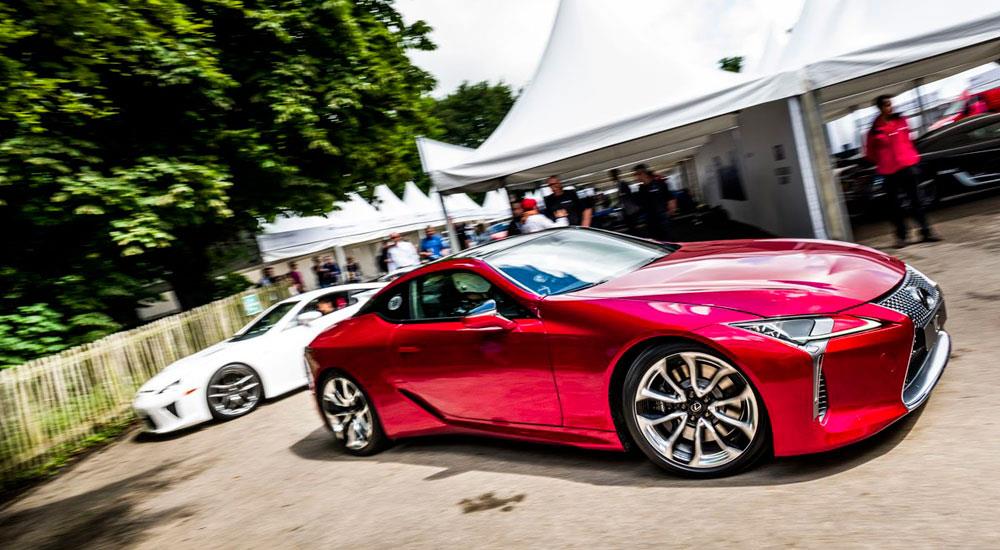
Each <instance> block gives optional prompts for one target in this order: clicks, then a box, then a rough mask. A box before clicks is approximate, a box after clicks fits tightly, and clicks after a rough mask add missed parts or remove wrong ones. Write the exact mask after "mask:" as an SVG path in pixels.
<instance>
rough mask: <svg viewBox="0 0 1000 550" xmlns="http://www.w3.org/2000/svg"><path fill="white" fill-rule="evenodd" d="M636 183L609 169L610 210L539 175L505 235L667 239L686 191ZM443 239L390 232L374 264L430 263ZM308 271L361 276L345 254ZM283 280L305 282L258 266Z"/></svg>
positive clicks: (481, 233) (386, 268)
mask: <svg viewBox="0 0 1000 550" xmlns="http://www.w3.org/2000/svg"><path fill="white" fill-rule="evenodd" d="M634 174H635V179H636V183H635V184H632V183H630V182H628V181H626V180H625V179H624V178H623V177H622V176H621V173H620V172H619V171H618V170H617V169H613V170H611V171H610V172H609V174H608V175H609V176H610V178H611V181H613V182H614V183H615V185H616V187H617V191H618V199H619V205H618V206H619V208H617V209H613V208H611V205H610V203H609V201H608V199H607V197H606V196H605V195H598V196H597V197H592V196H587V195H584V194H582V193H579V192H577V191H575V190H573V189H565V188H564V186H563V183H562V181H561V180H560V179H559V177H558V176H549V177H548V178H546V180H545V184H546V185H547V186H548V188H549V191H550V193H549V194H548V195H547V196H546V197H545V199H544V200H543V201H542V202H541V203H539V201H537V200H535V199H532V198H530V197H525V198H522V199H520V200H514V201H512V202H511V212H512V218H511V220H510V222H509V223H508V224H507V227H506V230H507V231H506V235H507V236H512V235H520V234H526V233H534V232H537V231H543V230H545V229H550V228H553V227H566V226H580V227H591V226H594V227H605V228H613V229H624V230H625V231H627V232H628V233H630V234H633V235H636V236H642V237H648V238H653V239H659V240H669V239H670V236H671V233H670V218H671V216H673V215H674V214H675V213H676V212H677V211H678V208H679V207H678V205H679V204H683V203H684V200H685V198H686V200H687V201H688V202H690V198H689V196H688V195H686V194H684V193H677V192H674V191H671V190H670V187H669V186H668V185H667V181H666V179H665V178H664V177H663V176H660V175H658V174H656V173H655V172H653V171H652V170H650V169H649V168H648V167H647V166H646V165H643V164H640V165H637V166H636V167H635V169H634ZM609 211H615V212H616V213H617V219H618V220H619V222H620V223H618V224H617V225H615V226H613V227H612V226H611V225H610V224H609V223H608V222H606V221H605V220H606V218H605V216H604V215H603V213H606V212H609ZM455 230H456V235H457V237H458V238H459V239H460V240H461V243H460V245H461V247H462V248H463V249H465V248H469V247H472V246H478V245H481V244H485V243H488V242H490V240H491V239H492V238H493V237H492V235H491V232H490V230H489V228H488V227H487V226H486V224H484V223H478V224H476V225H475V227H466V226H465V224H463V223H456V224H455ZM451 251H452V250H451V246H450V243H449V241H448V239H447V238H445V237H444V236H442V235H441V234H440V233H439V232H438V230H437V229H436V228H435V227H433V226H427V227H426V228H424V235H423V237H422V238H421V239H420V241H419V243H418V244H416V245H415V244H414V243H412V242H410V241H409V240H407V239H405V238H403V236H402V235H400V234H399V233H392V234H391V235H389V237H388V238H387V239H385V240H384V241H383V242H382V244H381V247H380V249H379V253H378V256H377V259H376V261H377V263H378V267H379V270H380V271H381V272H382V273H393V272H395V271H398V270H401V269H404V268H407V267H411V266H414V265H418V264H421V263H424V262H430V261H434V260H437V259H440V258H442V257H444V256H447V255H448V254H450V253H451ZM312 262H313V264H312V271H313V274H314V276H315V280H316V281H317V285H318V287H327V286H333V285H337V284H342V283H349V282H358V281H360V280H361V269H360V266H359V265H358V263H357V262H356V261H355V260H354V258H353V257H348V258H347V265H345V266H344V267H343V268H341V266H340V265H338V264H337V262H336V261H334V259H333V258H332V257H331V256H322V257H321V256H316V257H314V258H313V259H312ZM280 282H284V283H285V284H288V285H289V286H290V287H292V288H293V289H294V290H295V291H297V292H303V291H305V290H306V287H305V281H304V279H303V277H302V274H301V273H300V272H299V271H298V266H297V264H296V262H289V263H288V272H287V273H285V274H283V275H281V276H275V275H274V274H273V270H272V268H271V267H266V268H264V274H263V276H262V278H261V281H260V285H261V286H266V285H269V284H278V283H280Z"/></svg>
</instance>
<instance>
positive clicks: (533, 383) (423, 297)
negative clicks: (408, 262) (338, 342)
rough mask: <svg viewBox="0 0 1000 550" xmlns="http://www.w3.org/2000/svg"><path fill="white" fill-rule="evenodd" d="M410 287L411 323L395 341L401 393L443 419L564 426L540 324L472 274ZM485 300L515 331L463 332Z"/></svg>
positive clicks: (436, 277) (431, 277)
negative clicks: (467, 320) (492, 302)
mask: <svg viewBox="0 0 1000 550" xmlns="http://www.w3.org/2000/svg"><path fill="white" fill-rule="evenodd" d="M407 284H408V285H409V287H408V288H407V289H406V291H407V299H406V302H407V303H406V307H408V308H409V315H408V321H406V322H403V323H402V324H400V325H398V326H397V328H396V331H395V334H394V336H393V339H392V346H393V348H394V352H395V354H394V357H395V364H394V365H393V368H392V371H393V378H394V382H395V384H396V385H397V387H399V388H402V389H404V390H406V391H409V392H411V393H412V394H414V395H416V396H417V397H418V398H419V399H421V400H422V401H424V402H425V403H426V404H427V405H430V406H431V407H433V408H434V409H435V410H436V411H437V412H439V413H441V414H444V415H445V416H450V417H457V418H464V419H472V420H486V421H497V422H516V423H524V424H546V425H554V426H557V425H561V424H562V412H561V410H560V407H559V398H558V396H557V394H556V386H555V380H554V377H553V372H552V365H551V362H550V360H549V352H548V347H547V344H546V338H545V327H544V325H543V323H542V321H541V320H539V319H537V318H535V317H534V316H533V315H532V314H531V313H530V312H529V311H528V309H527V308H525V307H523V305H521V304H519V303H518V302H516V301H515V300H514V299H513V298H511V297H510V296H509V295H506V294H505V293H503V292H502V291H501V290H500V289H499V288H497V286H495V285H494V284H493V283H491V282H490V281H489V280H487V278H485V277H483V276H482V275H479V274H476V273H473V272H471V271H465V270H450V271H438V272H435V273H430V274H428V275H424V276H423V277H419V278H417V279H414V280H412V281H410V282H408V283H407ZM488 299H493V300H495V301H496V302H497V304H498V311H499V313H501V314H503V315H504V316H505V317H507V318H509V319H510V320H511V321H513V323H514V324H513V325H512V328H510V329H509V330H482V329H475V328H469V327H467V326H466V324H465V323H464V322H463V320H462V319H463V317H464V315H465V314H467V313H468V312H469V311H471V310H472V309H473V308H475V307H477V306H479V305H481V304H482V303H483V302H485V301H486V300H488Z"/></svg>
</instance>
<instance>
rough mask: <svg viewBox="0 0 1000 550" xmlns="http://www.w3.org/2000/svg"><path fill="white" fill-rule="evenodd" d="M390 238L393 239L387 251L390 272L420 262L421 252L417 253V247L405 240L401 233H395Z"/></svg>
mask: <svg viewBox="0 0 1000 550" xmlns="http://www.w3.org/2000/svg"><path fill="white" fill-rule="evenodd" d="M389 238H390V239H392V241H391V242H390V243H389V246H388V252H387V255H388V259H389V261H388V262H387V267H388V268H389V273H392V272H393V271H396V270H397V269H402V268H404V267H409V266H411V265H416V264H419V263H420V254H419V253H417V247H415V246H413V243H411V242H410V241H404V240H403V238H402V237H401V236H400V235H399V233H393V234H392V235H390V236H389Z"/></svg>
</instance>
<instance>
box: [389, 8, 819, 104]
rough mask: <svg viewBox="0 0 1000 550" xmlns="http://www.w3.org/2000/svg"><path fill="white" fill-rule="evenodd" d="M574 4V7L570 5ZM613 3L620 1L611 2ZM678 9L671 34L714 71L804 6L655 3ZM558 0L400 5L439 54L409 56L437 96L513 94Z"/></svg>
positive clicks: (786, 24) (755, 47)
mask: <svg viewBox="0 0 1000 550" xmlns="http://www.w3.org/2000/svg"><path fill="white" fill-rule="evenodd" d="M566 1H569V2H572V1H574V0H566ZM607 1H609V2H611V1H615V0H607ZM651 1H657V2H669V3H672V4H675V5H676V6H677V11H678V17H677V22H678V24H676V25H670V28H665V29H664V30H665V32H672V33H680V34H690V35H691V40H692V43H695V42H696V43H698V44H699V48H698V50H699V51H691V52H683V55H685V56H689V57H693V58H695V59H697V60H699V62H702V63H705V64H707V65H714V64H715V62H716V61H717V60H718V59H720V58H721V57H725V56H729V55H754V54H755V53H757V52H758V51H759V50H760V49H761V47H762V45H763V43H764V40H765V38H766V36H767V34H768V32H769V29H770V28H772V27H773V28H774V29H776V30H777V31H779V32H780V31H784V30H786V29H788V28H790V27H791V26H792V24H793V23H794V22H795V20H796V19H797V18H798V15H799V12H800V11H801V10H802V2H803V0H698V1H697V2H692V1H690V0H651ZM558 4H559V2H558V0H397V2H396V7H397V8H398V9H399V11H400V12H401V13H402V14H403V16H404V17H405V18H406V20H407V21H408V22H413V21H415V20H417V19H423V20H424V21H426V22H427V23H428V24H430V26H431V27H433V28H434V32H433V33H432V34H431V39H432V40H433V41H434V43H436V44H437V46H438V49H437V50H435V51H432V52H420V51H413V52H410V57H411V58H412V59H413V61H414V62H415V63H416V64H417V65H419V66H421V67H423V68H424V69H426V70H428V71H430V72H431V73H432V74H433V75H434V76H435V77H436V78H437V79H438V87H437V89H436V90H435V92H434V95H436V96H443V95H446V94H448V93H449V92H451V91H452V90H454V89H455V88H456V87H458V85H459V84H461V82H462V81H463V80H468V81H470V82H478V81H480V80H489V81H493V82H496V81H499V80H503V81H504V82H507V83H508V84H511V85H513V86H514V87H515V88H520V87H522V86H524V84H525V83H527V82H528V80H530V79H531V76H532V75H533V74H534V71H535V67H536V65H537V64H538V60H539V58H540V57H541V55H542V51H543V50H544V49H545V44H546V41H547V40H548V36H549V31H550V30H551V29H552V21H553V19H554V18H555V14H556V8H557V7H558Z"/></svg>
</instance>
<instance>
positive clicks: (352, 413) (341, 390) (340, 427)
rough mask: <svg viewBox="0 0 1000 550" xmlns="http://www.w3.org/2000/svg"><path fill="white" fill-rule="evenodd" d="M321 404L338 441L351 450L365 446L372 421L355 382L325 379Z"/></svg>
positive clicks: (370, 432) (371, 427) (363, 395)
mask: <svg viewBox="0 0 1000 550" xmlns="http://www.w3.org/2000/svg"><path fill="white" fill-rule="evenodd" d="M321 402H322V408H323V414H324V415H326V419H327V421H328V422H329V423H330V428H331V429H332V430H333V433H334V435H335V436H336V437H337V439H340V440H342V441H343V442H344V445H345V446H346V447H347V448H348V449H353V450H358V449H362V448H364V447H365V446H366V445H368V443H369V441H371V439H372V436H373V434H374V430H375V421H374V418H373V417H372V411H371V407H370V406H369V405H368V400H367V399H366V398H365V394H364V393H363V392H362V391H361V389H360V388H358V386H357V385H356V384H355V383H354V382H352V381H350V380H348V379H347V378H343V377H340V376H334V377H332V378H329V379H327V381H326V383H325V384H324V385H323V393H322V401H321Z"/></svg>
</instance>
